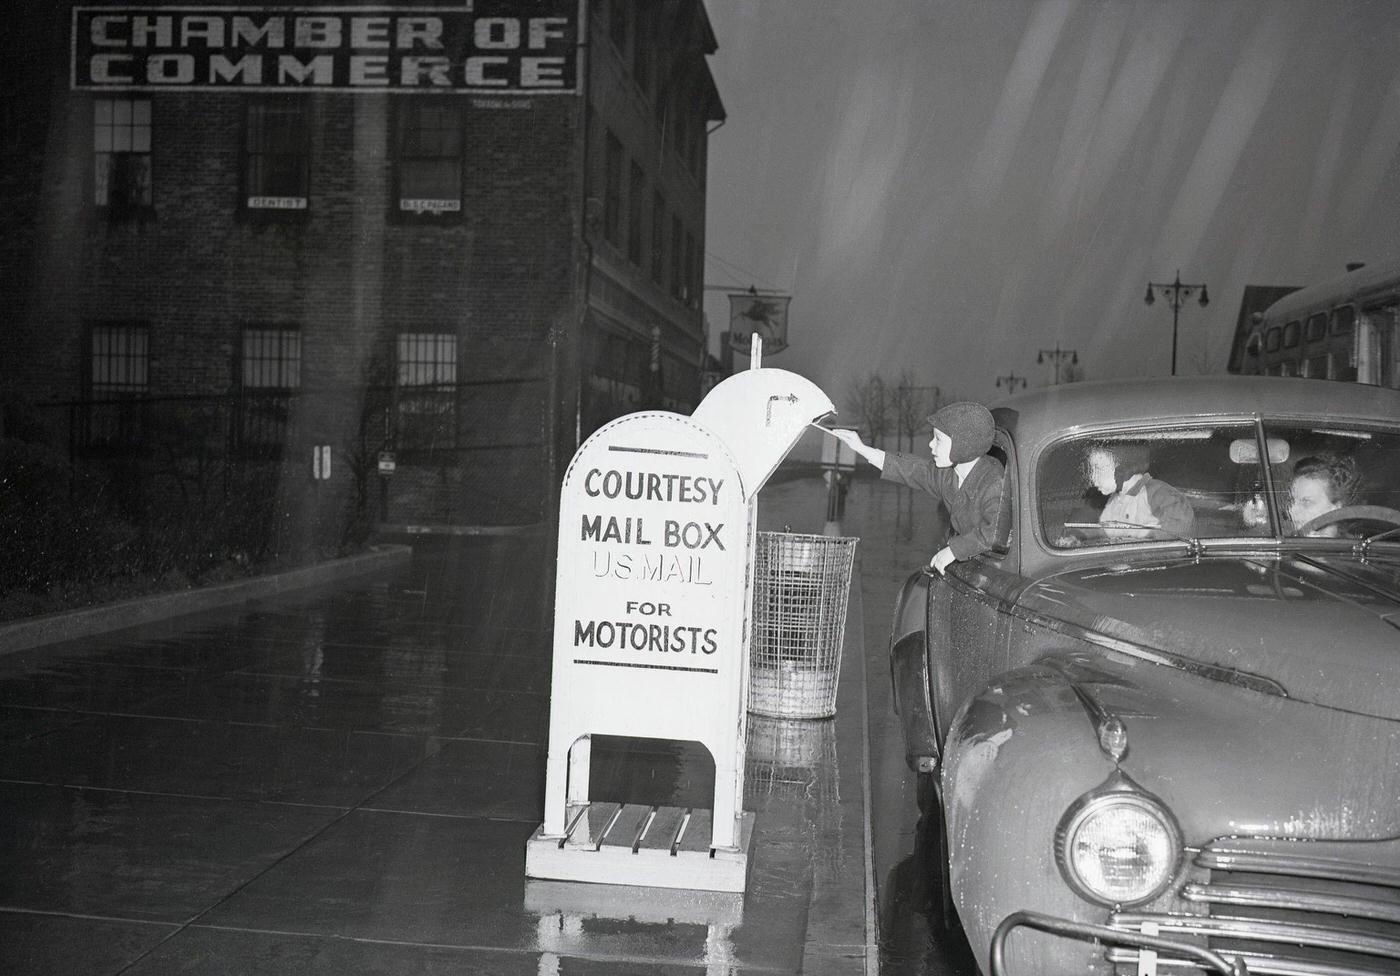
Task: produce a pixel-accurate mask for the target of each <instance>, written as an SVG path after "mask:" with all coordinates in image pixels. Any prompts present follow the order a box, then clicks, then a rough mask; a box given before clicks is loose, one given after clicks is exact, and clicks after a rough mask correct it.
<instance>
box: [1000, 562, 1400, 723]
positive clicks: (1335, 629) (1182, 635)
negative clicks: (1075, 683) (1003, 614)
mask: <svg viewBox="0 0 1400 976" xmlns="http://www.w3.org/2000/svg"><path fill="white" fill-rule="evenodd" d="M1017 604H1018V606H1019V607H1020V608H1021V610H1022V611H1023V612H1026V613H1029V614H1032V615H1034V616H1037V617H1041V618H1049V619H1051V620H1053V621H1055V622H1056V623H1058V624H1063V625H1067V626H1068V627H1070V628H1072V629H1074V630H1082V631H1084V632H1086V635H1087V636H1088V637H1089V638H1090V639H1091V640H1098V641H1100V642H1104V643H1108V644H1109V645H1110V646H1118V647H1121V648H1123V649H1125V650H1127V651H1128V652H1129V653H1135V652H1136V653H1141V654H1144V655H1146V656H1147V657H1148V658H1149V659H1154V658H1160V659H1161V661H1162V662H1163V663H1168V664H1175V665H1178V666H1180V667H1184V668H1186V669H1187V670H1192V671H1195V672H1196V673H1198V674H1203V675H1205V676H1208V677H1215V678H1219V679H1222V680H1226V681H1229V682H1233V683H1236V684H1242V685H1246V686H1250V687H1254V688H1255V689H1256V690H1267V691H1273V692H1274V693H1275V694H1279V695H1282V696H1286V697H1288V698H1291V699H1296V700H1299V701H1303V702H1308V703H1311V704H1315V705H1322V706H1326V707H1329V708H1335V709H1341V710H1345V711H1348V712H1357V713H1360V714H1363V715H1370V716H1377V717H1382V718H1388V719H1400V557H1397V556H1395V555H1393V554H1386V555H1384V556H1381V557H1377V556H1376V555H1374V554H1373V555H1372V556H1371V558H1370V559H1368V560H1361V559H1358V558H1356V557H1354V556H1351V555H1349V554H1346V553H1340V552H1317V551H1313V552H1307V553H1302V552H1295V553H1290V554H1284V555H1281V556H1273V557H1260V556H1250V557H1242V556H1205V557H1201V558H1199V559H1191V558H1180V559H1163V560H1151V561H1143V560H1141V559H1140V558H1139V560H1138V561H1136V562H1133V563H1128V562H1125V561H1121V560H1119V561H1111V562H1110V561H1104V562H1100V563H1097V564H1095V565H1091V566H1081V567H1079V568H1076V569H1073V570H1069V571H1066V572H1062V573H1058V574H1055V575H1053V576H1049V577H1045V578H1042V579H1040V580H1038V581H1037V582H1035V583H1032V584H1031V585H1030V586H1028V587H1027V588H1026V589H1025V590H1024V591H1022V593H1021V595H1020V597H1019V599H1018V600H1017Z"/></svg>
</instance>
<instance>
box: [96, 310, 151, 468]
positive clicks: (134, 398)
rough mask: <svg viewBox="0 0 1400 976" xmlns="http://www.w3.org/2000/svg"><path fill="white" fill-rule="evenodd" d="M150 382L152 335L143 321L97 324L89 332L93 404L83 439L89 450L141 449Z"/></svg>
mask: <svg viewBox="0 0 1400 976" xmlns="http://www.w3.org/2000/svg"><path fill="white" fill-rule="evenodd" d="M149 381H150V332H149V330H148V328H147V327H146V326H145V325H144V324H142V323H135V322H118V323H102V324H98V325H93V326H91V327H90V329H89V330H88V360H87V390H86V399H87V400H88V401H89V404H88V411H87V417H86V425H85V429H84V430H83V432H82V434H83V436H82V440H83V442H84V443H85V444H86V446H88V447H102V448H135V447H138V446H140V443H141V433H142V428H143V426H144V424H143V422H142V410H143V402H142V401H143V400H144V399H145V396H146V393H147V392H148V389H149Z"/></svg>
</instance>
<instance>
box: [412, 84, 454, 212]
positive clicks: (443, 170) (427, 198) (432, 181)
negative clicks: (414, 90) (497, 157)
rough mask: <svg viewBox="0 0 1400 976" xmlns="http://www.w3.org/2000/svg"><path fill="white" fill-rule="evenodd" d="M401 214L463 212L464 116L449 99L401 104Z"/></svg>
mask: <svg viewBox="0 0 1400 976" xmlns="http://www.w3.org/2000/svg"><path fill="white" fill-rule="evenodd" d="M398 119H399V138H398V187H399V210H400V211H401V212H404V213H412V214H419V215H423V214H434V215H436V214H447V213H461V211H462V142H463V140H462V117H461V114H460V110H459V109H458V108H457V107H456V105H455V103H454V102H453V101H452V100H449V99H429V98H407V99H401V100H400V109H399V115H398Z"/></svg>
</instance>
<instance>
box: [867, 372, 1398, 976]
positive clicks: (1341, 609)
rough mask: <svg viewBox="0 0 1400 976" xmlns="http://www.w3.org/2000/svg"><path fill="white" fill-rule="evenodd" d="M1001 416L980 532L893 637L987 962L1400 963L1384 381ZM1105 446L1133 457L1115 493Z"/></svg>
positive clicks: (956, 899) (1063, 967) (1157, 393)
mask: <svg viewBox="0 0 1400 976" xmlns="http://www.w3.org/2000/svg"><path fill="white" fill-rule="evenodd" d="M992 414H993V417H994V418H995V421H996V433H995V440H994V444H993V447H992V451H991V453H992V454H993V455H995V456H998V457H999V458H1001V459H1002V460H1003V461H1004V463H1005V465H1006V492H1005V502H1004V504H1003V518H1002V520H1001V523H1000V524H999V525H998V527H997V532H996V543H995V545H994V546H993V548H992V549H991V550H990V551H988V552H985V553H983V554H982V555H980V556H977V557H975V558H973V559H970V560H967V561H963V562H958V563H954V564H953V565H952V566H950V567H949V568H948V570H947V572H946V574H945V575H939V574H937V573H932V572H930V571H929V570H927V569H925V570H922V571H919V572H915V573H914V574H912V575H911V576H910V577H909V579H908V581H907V582H906V583H905V584H904V586H903V588H902V590H901V592H900V596H899V599H898V603H897V605H896V607H895V611H894V624H893V628H892V634H891V643H890V672H891V679H892V681H893V685H894V689H893V690H894V702H895V710H896V712H897V713H898V716H899V725H900V727H901V729H902V732H903V738H904V748H905V752H906V755H907V758H908V761H909V764H910V766H911V767H912V768H913V769H914V770H915V775H916V778H917V782H918V785H919V790H918V795H919V802H920V805H921V806H923V807H926V808H927V810H928V813H929V815H928V817H927V818H926V821H927V822H931V823H934V824H937V825H941V830H940V834H941V837H940V840H941V846H942V847H943V857H942V858H940V860H941V861H942V862H943V866H944V868H945V870H946V875H945V878H946V890H948V891H949V892H950V894H951V902H952V905H953V907H954V908H955V910H956V915H957V919H958V920H959V921H960V923H961V925H962V927H963V929H964V931H965V932H966V934H967V937H968V941H969V944H970V945H971V947H972V948H973V951H974V953H975V954H976V955H977V958H978V963H979V965H980V966H981V967H982V969H983V971H984V972H992V973H1001V972H1006V973H1014V974H1016V976H1021V974H1049V973H1055V974H1063V973H1083V972H1093V973H1112V972H1120V973H1136V972H1157V971H1158V969H1156V968H1154V967H1161V968H1162V971H1170V972H1177V971H1180V969H1178V968H1171V967H1172V966H1173V965H1174V964H1175V965H1176V966H1182V965H1184V964H1185V963H1186V962H1188V961H1189V962H1190V963H1191V964H1192V965H1195V966H1199V967H1203V968H1205V969H1206V970H1207V971H1212V970H1213V971H1220V972H1232V971H1234V972H1243V971H1244V969H1245V967H1247V970H1248V972H1250V973H1277V974H1311V973H1330V974H1339V973H1340V974H1350V976H1355V974H1363V973H1396V972H1400V391H1395V390H1388V389H1381V388H1377V387H1368V386H1362V385H1358V384H1349V383H1336V382H1328V381H1319V380H1306V379H1298V378H1277V377H1242V376H1205V377H1195V378H1175V379H1162V380H1147V379H1139V380H1131V381H1123V382H1093V383H1089V382H1085V383H1073V384H1065V385H1058V386H1053V387H1047V388H1044V389H1041V390H1036V391H1030V392H1025V393H1020V394H1017V395H1015V396H1012V397H1009V398H1007V399H1005V400H1004V401H1001V402H999V403H996V404H993V410H992ZM1105 452H1107V453H1109V454H1110V455H1112V456H1114V457H1116V458H1120V459H1121V458H1135V459H1136V462H1137V463H1136V466H1133V465H1125V464H1124V463H1121V462H1120V463H1119V464H1118V465H1117V466H1116V470H1114V469H1110V470H1112V475H1111V476H1110V477H1109V484H1108V485H1107V486H1106V487H1108V488H1109V492H1108V494H1107V495H1106V494H1105V493H1104V491H1103V490H1102V489H1103V487H1105V486H1103V485H1102V480H1103V478H1104V475H1103V473H1102V471H1101V470H1098V471H1096V469H1102V468H1103V463H1102V455H1103V454H1104V453H1105ZM1143 469H1145V473H1144V470H1143ZM1310 472H1311V474H1310ZM1319 472H1324V474H1319ZM1134 477H1135V478H1136V482H1134V481H1133V478H1134ZM1319 478H1321V479H1322V480H1323V481H1325V482H1326V483H1325V485H1322V486H1321V487H1323V488H1325V492H1324V493H1323V494H1324V495H1325V496H1326V497H1323V498H1321V499H1319V498H1318V497H1316V496H1317V494H1318V492H1317V491H1316V490H1315V489H1318V488H1319V487H1320V486H1319V485H1318V484H1316V483H1312V482H1316V481H1317V480H1318V479H1319ZM1149 479H1150V480H1151V481H1154V482H1155V483H1156V486H1155V487H1153V488H1151V489H1150V490H1143V488H1142V487H1141V486H1142V485H1144V484H1146V481H1147V480H1149ZM1096 481H1097V482H1099V484H1098V486H1096ZM1125 487H1126V491H1122V489H1124V488H1125ZM1135 492H1136V494H1137V495H1141V496H1148V495H1151V496H1152V497H1153V498H1154V499H1155V500H1156V501H1157V502H1160V503H1162V504H1161V505H1159V506H1158V508H1155V509H1153V508H1150V507H1146V508H1145V507H1142V506H1141V505H1139V506H1138V507H1137V508H1134V507H1132V505H1128V504H1127V502H1129V501H1132V499H1130V498H1128V497H1127V496H1130V495H1134V493H1135ZM1120 493H1122V494H1123V495H1124V498H1121V499H1117V500H1115V497H1116V496H1117V495H1119V494H1120ZM1138 501H1139V502H1140V501H1141V499H1140V498H1139V499H1138ZM1167 503H1170V504H1171V505H1174V506H1175V507H1176V508H1177V509H1178V511H1177V512H1176V514H1175V515H1174V516H1171V517H1168V516H1166V515H1162V516H1160V517H1159V512H1161V511H1163V510H1164V509H1165V508H1166V507H1167ZM1125 505H1126V507H1125ZM1319 505H1321V507H1322V508H1325V509H1326V510H1325V511H1319ZM1183 506H1184V507H1183ZM1154 953H1155V961H1154ZM1139 967H1141V968H1139ZM1189 971H1199V970H1196V969H1191V970H1189Z"/></svg>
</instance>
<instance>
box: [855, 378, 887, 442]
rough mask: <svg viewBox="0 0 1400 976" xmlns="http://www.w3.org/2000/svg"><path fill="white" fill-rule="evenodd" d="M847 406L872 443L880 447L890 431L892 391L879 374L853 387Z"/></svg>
mask: <svg viewBox="0 0 1400 976" xmlns="http://www.w3.org/2000/svg"><path fill="white" fill-rule="evenodd" d="M847 405H848V406H849V407H850V410H851V414H852V415H853V416H855V418H856V420H857V422H858V423H859V424H860V426H861V427H863V428H864V429H865V430H866V431H867V432H868V433H869V434H870V443H871V444H872V445H874V446H877V447H878V446H879V445H880V444H881V443H882V442H883V441H884V439H885V434H886V433H887V432H888V431H889V427H890V417H891V415H892V412H893V411H892V409H891V407H892V401H891V396H890V390H889V388H888V387H887V386H886V384H885V381H884V380H883V379H882V378H881V377H880V374H879V373H870V374H869V375H868V376H866V377H865V379H863V380H860V381H859V382H857V383H855V384H853V385H852V387H851V389H850V392H849V393H848V394H847Z"/></svg>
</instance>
